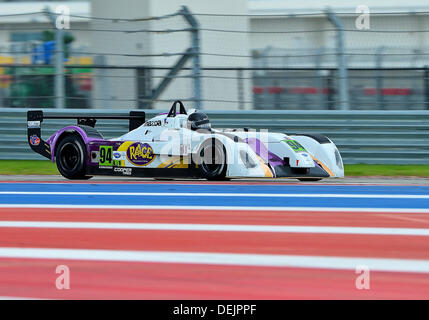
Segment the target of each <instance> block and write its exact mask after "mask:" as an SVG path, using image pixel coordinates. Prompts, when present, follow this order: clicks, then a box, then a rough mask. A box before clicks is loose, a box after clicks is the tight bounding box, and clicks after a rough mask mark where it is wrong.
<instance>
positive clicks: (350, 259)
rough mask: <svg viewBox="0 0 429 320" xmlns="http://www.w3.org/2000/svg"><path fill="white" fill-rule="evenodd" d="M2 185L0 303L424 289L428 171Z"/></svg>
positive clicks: (427, 280) (420, 294)
mask: <svg viewBox="0 0 429 320" xmlns="http://www.w3.org/2000/svg"><path fill="white" fill-rule="evenodd" d="M0 180H1V181H0V270H1V272H0V297H3V298H11V297H18V298H36V299H39V298H41V299H398V298H399V299H415V298H417V299H420V298H423V299H428V298H429V183H428V181H427V179H417V178H401V179H397V178H395V179H385V178H348V179H344V180H332V181H322V182H316V183H309V182H306V183H300V182H297V181H296V180H282V181H261V180H238V181H231V182H225V183H219V182H205V181H189V180H188V181H153V180H136V179H128V180H126V181H123V180H124V179H112V178H107V179H105V178H98V179H94V180H89V181H86V182H69V181H65V180H63V179H62V178H60V177H56V176H53V177H50V176H43V177H31V176H25V177H16V176H15V177H11V176H3V177H1V179H0ZM58 266H66V267H67V268H68V270H69V272H70V289H69V290H58V289H57V287H56V281H57V279H58V277H59V274H57V273H56V272H55V271H56V268H57V267H58ZM362 270H367V271H364V273H365V275H367V273H366V272H368V275H369V277H368V278H365V281H367V282H368V283H367V284H368V285H369V288H368V289H362V288H361V286H359V283H361V280H362V279H363V278H362V277H360V276H361V275H362V272H363V271H362ZM365 283H366V282H365Z"/></svg>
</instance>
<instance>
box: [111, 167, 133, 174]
mask: <svg viewBox="0 0 429 320" xmlns="http://www.w3.org/2000/svg"><path fill="white" fill-rule="evenodd" d="M114 171H115V172H119V173H122V174H123V175H124V176H130V175H131V174H132V172H133V171H132V169H131V168H115V169H114Z"/></svg>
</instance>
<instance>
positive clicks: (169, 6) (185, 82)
mask: <svg viewBox="0 0 429 320" xmlns="http://www.w3.org/2000/svg"><path fill="white" fill-rule="evenodd" d="M91 4H92V8H91V15H93V16H102V17H116V18H120V17H127V18H143V17H148V16H162V15H166V14H171V13H174V12H177V11H178V10H179V9H180V8H181V6H182V5H186V6H188V8H189V9H190V11H191V12H193V13H198V12H200V13H207V12H210V13H236V14H246V13H247V0H236V1H228V0H218V1H201V0H170V1H156V0H123V1H114V0H93V1H92V2H91ZM197 19H198V20H199V22H200V25H201V27H202V28H224V29H234V30H243V31H247V30H248V19H247V18H243V19H225V18H223V17H222V18H221V19H219V18H216V17H205V16H197ZM120 27H124V28H130V29H138V28H142V29H148V28H150V29H151V30H164V29H181V28H188V27H189V26H188V24H187V23H186V22H185V21H184V19H183V17H181V16H177V17H173V18H170V19H163V20H156V21H150V22H149V23H134V22H133V23H126V24H124V23H115V22H93V23H92V28H94V29H98V28H114V29H117V28H120ZM200 38H201V43H200V44H201V52H206V53H212V54H231V53H232V54H236V55H249V52H250V50H249V39H248V35H247V34H233V33H231V34H224V33H222V34H215V33H211V32H205V31H202V32H201V34H200ZM91 44H92V47H93V51H95V52H97V53H106V52H112V51H113V52H122V53H133V54H162V53H181V52H184V51H185V50H186V49H187V48H188V47H190V46H191V41H190V32H180V33H168V34H166V33H161V34H154V33H136V34H117V33H105V34H104V35H100V34H99V33H97V32H93V34H92V43H91ZM179 57H180V56H172V57H149V58H131V57H108V60H107V62H108V64H111V63H113V64H115V65H141V66H144V65H145V66H158V67H171V66H173V65H174V63H175V62H176V61H177V60H178V59H179ZM250 64H251V59H250V58H248V57H243V58H226V57H220V56H208V55H202V56H201V66H202V67H246V66H250ZM191 66H192V64H190V63H188V64H187V67H191ZM166 72H167V71H159V72H155V73H154V76H155V77H154V79H153V84H154V85H155V86H156V85H157V84H158V83H159V82H160V81H161V80H162V77H163V76H164V75H165V73H166ZM190 73H191V72H190V71H183V72H182V73H181V75H188V74H190ZM121 74H123V72H122V73H121ZM209 75H210V76H222V77H224V78H229V77H235V75H236V73H235V72H234V73H231V72H228V73H226V72H210V73H207V74H206V77H204V78H203V80H202V98H203V100H226V101H233V102H228V103H226V102H216V101H205V102H204V105H203V107H204V108H210V109H236V108H238V104H237V103H236V102H235V101H236V100H238V86H237V83H236V81H235V79H217V78H216V79H213V78H208V77H207V76H209ZM129 76H131V74H129ZM203 76H204V74H203ZM245 76H246V77H249V75H245ZM249 81H250V80H246V83H245V85H244V87H245V92H244V97H245V100H249V99H251V94H250V88H251V84H250V82H249ZM98 82H99V81H98ZM108 82H109V83H108V85H106V83H105V84H104V87H106V86H107V87H109V88H110V89H109V95H108V96H109V97H110V98H112V99H115V98H117V99H134V98H135V96H136V91H135V87H134V81H133V79H128V80H126V79H124V80H123V81H121V82H120V83H118V81H114V80H108ZM101 86H102V85H100V83H98V84H97V85H96V87H97V88H98V89H96V90H95V91H96V95H95V98H96V99H100V94H101V91H106V90H100V87H101ZM192 97H193V89H192V80H191V79H189V78H186V79H184V78H180V79H175V80H174V81H173V82H172V83H171V84H170V86H169V87H168V89H167V90H166V91H165V92H164V94H163V95H162V96H161V97H159V99H161V100H170V99H171V100H174V99H188V98H192ZM104 99H107V97H104ZM96 101H97V100H95V101H94V102H96ZM98 101H100V100H98ZM108 103H109V102H108ZM110 104H111V105H112V104H113V101H111V102H110ZM170 104H171V103H167V102H159V103H156V104H155V108H161V109H166V108H168V107H169V106H170ZM115 105H118V106H120V107H124V108H129V107H130V106H135V103H132V102H130V103H129V104H126V103H125V102H123V103H116V104H115ZM188 105H190V106H193V104H192V103H188ZM248 107H249V108H250V107H251V105H250V104H249V105H248Z"/></svg>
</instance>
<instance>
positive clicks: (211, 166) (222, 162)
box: [196, 138, 227, 181]
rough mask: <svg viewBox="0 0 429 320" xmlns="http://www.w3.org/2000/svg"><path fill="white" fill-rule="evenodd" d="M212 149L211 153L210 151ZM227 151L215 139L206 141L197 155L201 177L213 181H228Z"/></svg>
mask: <svg viewBox="0 0 429 320" xmlns="http://www.w3.org/2000/svg"><path fill="white" fill-rule="evenodd" d="M210 148H211V150H212V151H211V152H210V151H208V150H210ZM226 159H227V158H226V149H225V146H224V145H223V144H222V143H221V142H220V141H219V140H216V139H215V138H212V139H208V140H206V141H204V142H203V143H202V144H201V146H200V148H199V149H198V151H197V154H196V160H197V164H198V171H199V173H200V175H201V176H202V177H203V178H205V179H207V180H211V181H219V180H226V178H225V177H226V170H227V162H226Z"/></svg>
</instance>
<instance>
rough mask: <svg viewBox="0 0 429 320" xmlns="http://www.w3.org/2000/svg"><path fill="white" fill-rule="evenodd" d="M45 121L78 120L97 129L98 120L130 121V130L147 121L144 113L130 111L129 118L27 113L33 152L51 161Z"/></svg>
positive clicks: (33, 111)
mask: <svg viewBox="0 0 429 320" xmlns="http://www.w3.org/2000/svg"><path fill="white" fill-rule="evenodd" d="M44 119H76V120H77V125H85V126H90V127H92V128H94V127H95V124H96V122H97V120H98V119H109V120H129V130H130V131H131V130H134V129H136V128H138V127H140V126H141V125H142V124H143V123H144V122H145V120H146V114H145V112H144V111H130V115H129V116H97V115H45V114H44V113H43V111H42V110H30V111H28V112H27V138H28V143H29V144H30V147H31V149H33V151H35V152H37V153H39V154H41V155H42V156H44V157H46V158H48V159H50V158H51V148H50V146H49V144H48V143H46V142H45V141H44V140H43V139H42V128H41V127H42V122H43V120H44Z"/></svg>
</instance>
